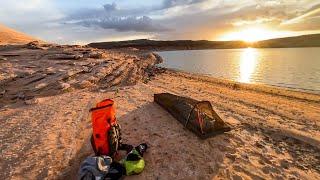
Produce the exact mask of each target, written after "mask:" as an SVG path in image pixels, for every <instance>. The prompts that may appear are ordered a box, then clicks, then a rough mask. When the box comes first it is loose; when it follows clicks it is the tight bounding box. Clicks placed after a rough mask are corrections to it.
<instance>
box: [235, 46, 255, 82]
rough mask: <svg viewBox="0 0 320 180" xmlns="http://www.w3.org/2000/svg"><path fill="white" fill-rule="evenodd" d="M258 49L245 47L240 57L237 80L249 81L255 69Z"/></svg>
mask: <svg viewBox="0 0 320 180" xmlns="http://www.w3.org/2000/svg"><path fill="white" fill-rule="evenodd" d="M257 59H258V51H257V50H256V49H254V48H247V49H245V50H244V51H243V52H242V54H241V58H240V76H239V81H240V82H244V83H250V82H251V81H252V74H253V73H254V72H255V71H256V66H257Z"/></svg>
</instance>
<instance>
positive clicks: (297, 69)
mask: <svg viewBox="0 0 320 180" xmlns="http://www.w3.org/2000/svg"><path fill="white" fill-rule="evenodd" d="M159 55H160V56H162V57H163V59H164V62H163V63H162V64H161V65H160V66H163V67H167V68H171V69H177V70H182V71H186V72H191V73H198V74H205V75H210V76H213V77H218V78H224V79H230V80H234V81H238V82H243V83H262V84H268V85H273V86H282V87H287V88H293V89H298V90H304V91H312V92H315V93H320V48H318V47H316V48H268V49H267V48H266V49H255V48H246V49H214V50H185V51H163V52H159Z"/></svg>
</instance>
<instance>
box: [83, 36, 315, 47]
mask: <svg viewBox="0 0 320 180" xmlns="http://www.w3.org/2000/svg"><path fill="white" fill-rule="evenodd" d="M88 45H89V46H91V47H94V48H101V49H114V48H129V47H131V48H137V49H142V50H195V49H231V48H245V47H257V48H288V47H320V34H312V35H303V36H295V37H286V38H279V39H270V40H264V41H259V42H255V43H246V42H243V41H207V40H199V41H192V40H177V41H156V40H148V39H138V40H131V41H114V42H98V43H90V44H88Z"/></svg>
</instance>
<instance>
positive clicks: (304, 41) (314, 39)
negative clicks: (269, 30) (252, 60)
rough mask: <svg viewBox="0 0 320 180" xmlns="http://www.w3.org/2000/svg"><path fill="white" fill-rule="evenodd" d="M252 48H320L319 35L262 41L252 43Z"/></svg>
mask: <svg viewBox="0 0 320 180" xmlns="http://www.w3.org/2000/svg"><path fill="white" fill-rule="evenodd" d="M253 46H254V47H261V48H287V47H320V34H309V35H302V36H294V37H285V38H278V39H270V40H264V41H259V42H256V43H254V44H253Z"/></svg>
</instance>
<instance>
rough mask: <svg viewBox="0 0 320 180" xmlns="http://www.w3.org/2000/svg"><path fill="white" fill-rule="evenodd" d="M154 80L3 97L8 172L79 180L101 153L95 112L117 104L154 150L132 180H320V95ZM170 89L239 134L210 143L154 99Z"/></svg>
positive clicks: (180, 76) (170, 75)
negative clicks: (82, 167)
mask: <svg viewBox="0 0 320 180" xmlns="http://www.w3.org/2000/svg"><path fill="white" fill-rule="evenodd" d="M12 66H14V64H13V65H12ZM120 74H121V73H120ZM75 78H76V77H75ZM150 78H151V80H150V79H149V80H150V81H145V80H140V81H137V84H136V85H130V86H126V85H125V84H123V83H120V84H118V85H117V87H111V88H106V87H105V86H101V85H98V86H93V87H91V86H90V87H84V88H76V86H72V84H71V87H72V89H70V90H69V91H54V95H48V94H42V93H39V94H36V93H35V94H32V93H31V92H33V91H26V92H27V93H31V94H32V95H34V98H36V100H37V101H36V103H27V104H26V102H25V101H24V100H23V99H21V100H19V99H14V100H10V98H7V99H6V98H2V99H1V100H2V101H1V102H2V105H3V106H1V107H0V122H1V128H0V150H1V156H0V167H1V171H0V176H1V177H4V179H76V175H77V170H78V167H79V164H80V162H81V161H82V160H83V159H84V158H85V157H87V156H89V155H92V153H93V151H92V149H91V147H90V143H89V137H90V135H91V131H92V130H91V128H92V127H91V120H90V116H89V114H88V110H89V108H90V107H92V106H93V105H94V104H95V103H96V102H98V101H100V100H103V99H104V98H113V99H114V100H115V102H116V111H117V117H118V119H119V123H120V124H121V126H122V134H123V139H124V142H126V143H129V144H133V145H138V144H139V143H142V142H146V143H147V144H148V145H149V146H150V149H149V150H148V152H147V153H146V155H145V160H146V168H145V170H144V171H143V173H142V174H140V175H135V176H131V177H127V179H319V178H320V132H319V131H320V127H319V126H320V96H319V95H313V94H307V93H300V92H294V91H289V90H285V89H279V88H272V87H266V86H262V85H244V84H235V83H233V82H229V81H224V80H219V79H214V78H209V77H201V76H195V75H191V74H186V73H180V72H173V71H166V72H163V73H161V74H157V75H156V76H154V77H150ZM71 79H72V78H71ZM126 79H127V78H124V80H126ZM121 82H122V81H121ZM12 83H13V84H12V87H14V85H15V83H14V82H12ZM23 87H27V89H28V87H29V85H27V86H23ZM10 92H14V91H13V90H10ZM161 92H171V93H174V94H178V95H183V96H189V97H192V98H195V99H197V100H209V101H211V103H212V105H213V106H214V109H215V110H216V111H217V112H218V114H219V115H220V116H221V117H222V119H224V120H225V121H226V122H228V123H230V124H231V125H232V131H230V132H228V133H225V134H222V135H219V136H216V137H212V138H209V139H206V140H200V139H199V138H197V136H195V135H194V134H193V133H191V132H190V131H188V130H186V129H184V128H183V125H181V124H180V123H179V122H178V121H177V120H175V119H174V118H173V117H172V116H171V115H169V114H168V113H167V112H166V111H165V110H163V109H162V108H161V107H160V106H158V105H157V104H155V103H154V102H153V94H154V93H161ZM30 104H31V105H30Z"/></svg>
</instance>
